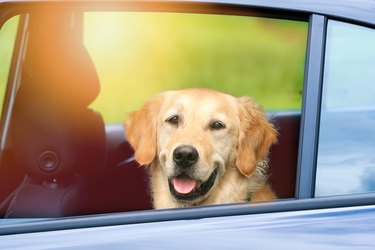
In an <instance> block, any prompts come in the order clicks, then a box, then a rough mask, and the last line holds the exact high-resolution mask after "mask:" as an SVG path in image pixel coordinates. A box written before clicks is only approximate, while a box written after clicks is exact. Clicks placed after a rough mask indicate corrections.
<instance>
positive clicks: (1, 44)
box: [0, 16, 19, 114]
mask: <svg viewBox="0 0 375 250" xmlns="http://www.w3.org/2000/svg"><path fill="white" fill-rule="evenodd" d="M18 20H19V17H18V16H15V17H13V18H11V19H9V20H8V21H7V22H6V23H5V24H4V25H3V26H2V27H1V30H0V58H1V67H0V105H1V106H0V114H1V112H2V105H3V101H4V94H5V89H6V85H7V81H8V76H9V69H10V63H11V59H12V53H13V47H14V42H15V39H16V33H17V25H18Z"/></svg>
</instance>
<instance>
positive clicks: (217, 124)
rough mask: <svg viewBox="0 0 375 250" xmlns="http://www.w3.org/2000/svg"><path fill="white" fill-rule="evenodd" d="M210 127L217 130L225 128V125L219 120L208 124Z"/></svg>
mask: <svg viewBox="0 0 375 250" xmlns="http://www.w3.org/2000/svg"><path fill="white" fill-rule="evenodd" d="M210 128H211V129H214V130H219V129H223V128H225V125H224V123H222V122H221V121H215V122H213V123H211V124H210Z"/></svg>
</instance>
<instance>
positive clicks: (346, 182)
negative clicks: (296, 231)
mask: <svg viewBox="0 0 375 250" xmlns="http://www.w3.org/2000/svg"><path fill="white" fill-rule="evenodd" d="M374 45H375V30H372V29H369V28H364V27H360V26H356V25H351V24H345V23H341V22H336V21H330V22H329V23H328V31H327V45H326V59H325V69H324V79H323V97H322V111H321V120H320V136H319V149H318V162H317V174H316V189H315V196H329V195H341V194H353V193H366V192H371V191H375V154H374V152H375V70H374V69H375V49H374Z"/></svg>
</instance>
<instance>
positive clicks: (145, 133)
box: [125, 88, 277, 209]
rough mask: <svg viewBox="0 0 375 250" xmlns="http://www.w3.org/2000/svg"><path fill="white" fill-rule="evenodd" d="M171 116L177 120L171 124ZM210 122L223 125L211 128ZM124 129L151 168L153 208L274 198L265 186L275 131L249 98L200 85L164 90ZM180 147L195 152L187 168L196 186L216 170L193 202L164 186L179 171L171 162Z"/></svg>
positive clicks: (138, 156) (143, 162) (139, 156)
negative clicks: (202, 192) (197, 86)
mask: <svg viewBox="0 0 375 250" xmlns="http://www.w3.org/2000/svg"><path fill="white" fill-rule="evenodd" d="M173 116H176V117H178V118H176V119H178V123H177V124H174V123H171V122H170V120H169V119H170V117H173ZM215 122H219V123H220V124H222V125H223V126H222V127H219V128H213V127H214V125H212V124H214V123H215ZM220 124H219V125H220ZM125 128H126V136H127V139H128V140H129V142H130V144H131V145H132V147H133V148H134V150H135V159H136V160H137V161H138V162H139V164H141V165H144V166H149V168H150V169H149V170H150V180H151V191H152V197H153V203H154V207H155V208H157V209H159V208H176V207H187V206H197V205H210V204H223V203H238V202H245V201H248V200H249V198H250V197H251V202H253V201H263V200H272V199H275V198H276V196H275V194H274V192H273V191H272V189H271V187H270V186H269V185H268V184H267V157H268V151H269V148H270V146H271V145H272V144H273V143H275V142H276V138H277V132H276V130H275V129H274V127H273V126H272V124H270V123H269V122H268V121H267V118H266V116H265V115H264V113H263V111H262V110H261V108H260V107H259V106H258V105H257V104H256V103H255V102H254V101H253V100H252V99H251V98H249V97H239V98H237V97H234V96H231V95H228V94H225V93H222V92H219V91H216V90H211V89H203V88H202V89H200V88H196V89H185V90H179V91H166V92H163V93H160V94H158V95H156V96H155V97H154V98H152V99H151V100H150V101H148V102H147V103H146V104H145V105H144V106H143V107H142V108H141V109H140V110H138V111H135V112H133V113H131V114H130V116H129V118H128V120H127V121H126V123H125ZM180 145H191V146H192V147H194V148H195V149H196V150H197V152H198V155H199V159H198V160H197V162H196V163H195V164H194V165H193V166H192V167H191V168H192V169H193V170H191V171H190V172H189V178H191V179H193V180H194V183H195V184H196V185H197V187H195V188H196V189H198V187H199V185H201V184H202V183H205V182H206V181H207V182H208V179H209V178H210V176H211V175H213V172H214V171H216V173H217V174H216V175H215V179H214V182H213V185H212V187H211V188H210V189H209V190H208V191H207V193H205V194H203V195H202V196H200V197H195V198H194V199H193V200H187V201H185V200H179V199H177V198H176V197H174V196H173V195H172V194H171V191H170V187H169V184H168V183H169V181H170V180H171V179H173V178H176V175H177V174H178V173H180V172H181V170H178V168H177V167H176V163H175V162H174V160H173V152H174V150H175V149H176V148H177V147H178V146H180ZM192 192H193V191H192Z"/></svg>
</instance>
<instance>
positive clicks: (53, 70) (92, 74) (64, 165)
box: [11, 15, 103, 179]
mask: <svg viewBox="0 0 375 250" xmlns="http://www.w3.org/2000/svg"><path fill="white" fill-rule="evenodd" d="M47 17H49V16H48V15H46V16H43V15H42V17H41V18H34V19H31V20H30V35H29V41H28V46H27V50H26V51H27V52H26V56H25V62H24V66H23V70H22V76H21V83H20V87H19V89H18V91H17V94H16V97H15V101H14V106H13V113H12V130H11V131H12V142H13V148H14V152H15V156H16V159H17V163H18V165H21V166H22V167H23V168H24V169H25V171H26V173H27V174H28V175H30V176H33V177H35V178H41V179H54V178H61V177H63V176H68V175H71V174H72V173H73V169H74V168H75V166H76V165H77V164H78V162H81V163H82V158H85V157H86V158H88V157H89V156H87V155H83V152H87V151H86V150H84V148H86V147H87V146H88V145H89V144H90V143H92V140H93V139H92V138H91V137H95V133H96V131H97V132H98V133H100V129H103V124H102V121H101V120H100V121H99V125H98V124H96V125H95V124H92V122H93V120H94V119H93V116H95V114H94V112H92V111H91V110H90V109H89V108H88V107H87V106H88V105H89V104H90V103H91V102H92V101H93V100H94V99H95V98H96V96H97V95H98V93H99V79H98V75H97V73H96V70H95V67H94V64H93V62H92V61H91V58H90V56H89V54H88V52H87V50H86V48H85V47H84V45H83V43H82V41H81V40H80V39H79V38H78V36H77V35H76V33H75V31H74V30H73V29H71V28H70V19H69V18H68V17H69V16H68V15H62V16H61V17H59V18H56V17H51V19H50V20H45V19H46V18H47ZM93 128H94V129H93ZM90 132H91V133H93V134H91V135H90V134H89V133H90ZM89 146H90V145H89ZM93 158H95V156H93Z"/></svg>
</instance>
